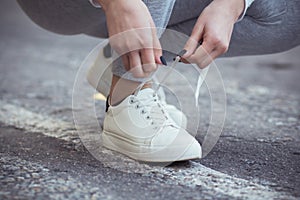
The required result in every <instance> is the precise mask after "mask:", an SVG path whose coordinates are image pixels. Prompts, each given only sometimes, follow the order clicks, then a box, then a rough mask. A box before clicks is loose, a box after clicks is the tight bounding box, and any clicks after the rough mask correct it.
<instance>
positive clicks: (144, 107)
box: [131, 93, 176, 129]
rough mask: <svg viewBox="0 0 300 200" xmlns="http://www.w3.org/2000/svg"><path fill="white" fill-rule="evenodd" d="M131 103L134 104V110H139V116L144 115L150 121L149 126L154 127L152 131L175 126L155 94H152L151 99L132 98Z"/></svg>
mask: <svg viewBox="0 0 300 200" xmlns="http://www.w3.org/2000/svg"><path fill="white" fill-rule="evenodd" d="M131 103H133V104H135V108H136V109H140V110H141V114H142V115H145V118H146V120H151V125H153V126H154V129H160V128H163V127H165V126H176V125H175V124H174V123H173V122H172V120H171V119H170V117H169V115H168V113H167V112H166V109H165V105H164V104H162V102H160V99H159V97H158V95H157V94H156V93H153V95H152V97H151V98H145V97H137V96H135V97H132V99H131Z"/></svg>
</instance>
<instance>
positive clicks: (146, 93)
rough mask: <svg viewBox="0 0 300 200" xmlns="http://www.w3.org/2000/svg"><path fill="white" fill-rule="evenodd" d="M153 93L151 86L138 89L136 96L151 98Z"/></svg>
mask: <svg viewBox="0 0 300 200" xmlns="http://www.w3.org/2000/svg"><path fill="white" fill-rule="evenodd" d="M153 94H154V90H153V89H152V88H145V89H142V90H140V91H139V93H138V95H137V96H138V97H139V98H152V97H153Z"/></svg>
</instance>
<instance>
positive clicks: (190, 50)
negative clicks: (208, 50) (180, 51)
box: [182, 20, 204, 59]
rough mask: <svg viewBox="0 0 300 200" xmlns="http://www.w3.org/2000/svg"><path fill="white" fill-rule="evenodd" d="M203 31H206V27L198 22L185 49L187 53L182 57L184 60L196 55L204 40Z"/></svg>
mask: <svg viewBox="0 0 300 200" xmlns="http://www.w3.org/2000/svg"><path fill="white" fill-rule="evenodd" d="M203 30H204V26H203V25H202V24H200V23H199V20H198V21H197V23H196V25H195V26H194V29H193V31H192V34H191V36H190V38H189V39H188V41H187V42H186V44H185V46H184V49H185V50H186V51H187V52H186V53H185V54H184V55H183V56H182V57H183V58H185V59H187V58H189V57H190V56H191V55H193V54H194V52H195V50H196V49H197V47H198V46H199V41H200V40H201V39H202V36H203Z"/></svg>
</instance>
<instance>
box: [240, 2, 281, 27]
mask: <svg viewBox="0 0 300 200" xmlns="http://www.w3.org/2000/svg"><path fill="white" fill-rule="evenodd" d="M286 13H287V2H286V0H275V1H270V0H256V1H254V2H253V4H252V5H251V6H250V8H249V9H248V11H247V13H246V15H247V16H248V17H250V18H252V20H254V21H255V22H257V23H259V24H264V25H276V24H280V23H282V21H283V20H284V17H285V16H286Z"/></svg>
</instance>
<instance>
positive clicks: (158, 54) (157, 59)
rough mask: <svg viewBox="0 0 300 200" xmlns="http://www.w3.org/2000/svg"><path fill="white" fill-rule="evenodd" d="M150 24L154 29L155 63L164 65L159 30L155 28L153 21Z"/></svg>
mask: <svg viewBox="0 0 300 200" xmlns="http://www.w3.org/2000/svg"><path fill="white" fill-rule="evenodd" d="M150 24H151V27H152V38H153V51H154V58H155V62H156V63H158V64H162V63H161V60H160V57H161V56H162V48H161V44H160V41H159V39H158V36H157V30H156V28H155V24H154V22H153V21H152V22H151V23H150Z"/></svg>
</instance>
